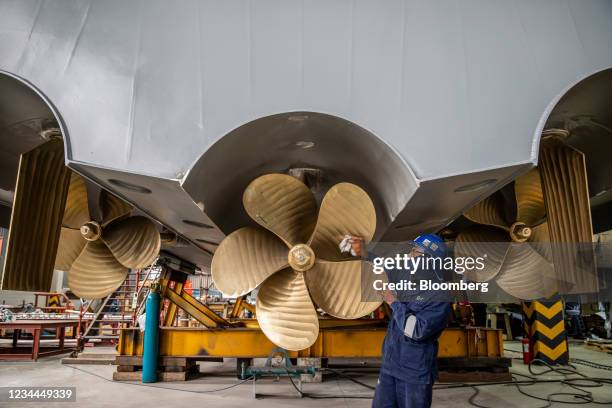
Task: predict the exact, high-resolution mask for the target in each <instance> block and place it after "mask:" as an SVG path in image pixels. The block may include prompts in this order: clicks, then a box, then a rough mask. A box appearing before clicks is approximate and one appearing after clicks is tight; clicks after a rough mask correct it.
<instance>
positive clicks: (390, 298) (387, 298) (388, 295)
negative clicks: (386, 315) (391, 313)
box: [382, 290, 395, 306]
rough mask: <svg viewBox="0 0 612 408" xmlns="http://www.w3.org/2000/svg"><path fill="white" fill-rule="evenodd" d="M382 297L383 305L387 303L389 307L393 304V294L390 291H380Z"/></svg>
mask: <svg viewBox="0 0 612 408" xmlns="http://www.w3.org/2000/svg"><path fill="white" fill-rule="evenodd" d="M382 295H383V300H384V301H385V303H387V304H388V305H389V306H391V304H392V303H393V302H395V295H394V294H393V292H392V291H390V290H383V291H382Z"/></svg>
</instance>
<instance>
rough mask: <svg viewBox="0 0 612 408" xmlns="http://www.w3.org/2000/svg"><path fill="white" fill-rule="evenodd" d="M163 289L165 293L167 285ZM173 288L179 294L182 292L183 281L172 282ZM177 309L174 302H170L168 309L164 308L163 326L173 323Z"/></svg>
mask: <svg viewBox="0 0 612 408" xmlns="http://www.w3.org/2000/svg"><path fill="white" fill-rule="evenodd" d="M165 289H166V293H167V291H168V287H167V286H166V288H165ZM174 290H175V291H176V293H177V294H179V295H181V294H182V292H183V283H182V282H176V283H175V284H174ZM177 310H178V307H177V305H176V303H173V302H170V304H169V305H168V310H166V315H165V316H164V326H172V324H173V323H174V319H175V318H176V312H177Z"/></svg>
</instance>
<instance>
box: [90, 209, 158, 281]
mask: <svg viewBox="0 0 612 408" xmlns="http://www.w3.org/2000/svg"><path fill="white" fill-rule="evenodd" d="M102 241H104V243H105V244H106V245H107V246H108V248H109V249H110V251H111V252H112V254H113V255H114V256H115V258H117V260H118V261H119V262H121V264H122V265H123V266H125V267H127V268H132V269H139V268H144V267H145V266H149V265H151V264H152V263H153V261H155V258H156V257H157V255H158V254H159V248H160V246H161V238H160V236H159V231H158V230H157V227H156V226H155V224H154V223H153V221H151V220H149V219H148V218H146V217H142V216H134V217H129V218H126V219H125V220H118V221H116V222H114V223H112V224H110V225H109V226H108V227H106V228H105V229H104V230H103V232H102Z"/></svg>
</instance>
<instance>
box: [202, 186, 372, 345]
mask: <svg viewBox="0 0 612 408" xmlns="http://www.w3.org/2000/svg"><path fill="white" fill-rule="evenodd" d="M243 205H244V208H245V210H246V212H247V213H248V214H249V216H250V217H251V218H252V219H253V220H255V221H256V222H257V223H258V224H259V225H261V226H262V227H264V228H265V229H267V230H268V231H270V232H268V231H266V230H263V229H261V228H254V227H247V228H241V229H239V230H237V231H235V232H233V233H232V234H230V235H228V236H227V237H226V238H225V239H224V240H223V241H222V242H221V244H220V245H219V247H218V249H217V251H216V252H215V255H214V257H213V261H212V268H211V272H212V278H213V281H214V282H215V286H216V287H217V289H219V290H220V291H221V292H223V293H224V294H227V295H230V296H238V295H243V294H246V293H248V292H250V291H251V290H253V289H255V288H256V287H258V286H259V293H258V295H257V303H256V315H257V320H258V322H259V326H260V327H261V329H262V331H263V332H264V334H265V335H266V336H267V337H268V338H269V339H270V340H271V341H272V342H274V343H275V344H277V345H278V346H280V347H283V348H285V349H287V350H302V349H304V348H307V347H310V346H311V345H312V344H313V343H314V342H315V340H316V339H317V337H318V335H319V322H318V318H317V313H316V309H315V305H314V304H313V301H314V303H315V304H316V305H318V306H319V307H320V308H321V309H322V310H323V311H325V312H326V313H328V314H330V315H332V316H335V317H338V318H343V319H353V318H358V317H361V316H364V315H366V314H368V313H371V312H372V311H374V310H376V308H377V307H378V306H380V304H381V301H380V300H377V301H364V299H366V300H369V299H377V298H376V297H375V296H377V295H376V294H375V293H374V290H373V289H372V285H371V284H370V282H369V280H370V279H373V276H374V274H372V273H363V274H362V268H363V267H367V268H369V267H371V265H370V264H369V263H367V262H362V261H360V260H355V259H352V260H348V259H347V258H348V257H346V256H344V255H341V254H340V251H339V249H338V244H339V242H340V241H341V240H342V238H343V237H344V235H345V234H352V235H359V236H362V237H363V238H364V241H365V243H368V242H369V241H370V240H371V239H372V237H373V235H374V231H375V229H376V212H375V210H374V205H373V203H372V201H371V200H370V198H369V197H368V195H367V193H366V192H365V191H363V190H362V189H361V188H359V187H357V186H356V185H354V184H350V183H340V184H336V185H335V186H333V187H332V188H331V189H330V190H329V191H328V192H327V194H326V195H325V197H324V198H323V201H322V204H321V208H320V210H319V214H318V217H317V208H316V201H315V199H314V196H313V194H312V193H311V191H310V190H309V189H308V187H306V186H305V185H304V184H303V183H302V182H301V181H299V180H297V179H296V178H294V177H292V176H288V175H284V174H268V175H265V176H261V177H259V178H257V179H255V180H254V181H252V182H251V183H250V184H249V185H248V186H247V188H246V190H245V192H244V195H243ZM277 237H278V238H277ZM279 238H280V239H279ZM363 277H366V278H363ZM362 279H364V282H362ZM363 285H366V286H363ZM362 287H364V291H363V293H362ZM366 296H367V297H366Z"/></svg>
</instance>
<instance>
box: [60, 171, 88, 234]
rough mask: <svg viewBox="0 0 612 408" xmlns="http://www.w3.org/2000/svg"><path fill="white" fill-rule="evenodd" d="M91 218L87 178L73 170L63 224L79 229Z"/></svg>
mask: <svg viewBox="0 0 612 408" xmlns="http://www.w3.org/2000/svg"><path fill="white" fill-rule="evenodd" d="M90 220H91V217H90V215H89V207H88V204H87V186H86V185H85V180H84V179H83V178H82V177H81V176H79V175H78V174H76V173H75V172H72V173H71V174H70V186H69V187H68V195H67V196H66V207H64V219H63V220H62V225H63V226H65V227H68V228H71V229H76V230H78V229H79V228H81V226H82V225H83V224H85V223H86V222H88V221H90Z"/></svg>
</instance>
